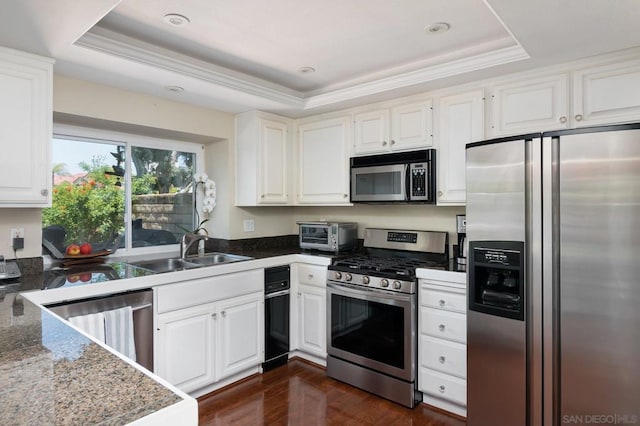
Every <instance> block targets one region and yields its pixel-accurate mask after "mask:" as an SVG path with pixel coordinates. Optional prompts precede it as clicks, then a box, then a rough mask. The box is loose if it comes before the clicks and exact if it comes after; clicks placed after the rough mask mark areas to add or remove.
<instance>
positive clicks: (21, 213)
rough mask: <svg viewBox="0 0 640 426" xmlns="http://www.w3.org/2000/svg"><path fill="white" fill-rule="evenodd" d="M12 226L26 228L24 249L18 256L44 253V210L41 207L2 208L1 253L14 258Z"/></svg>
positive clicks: (0, 213)
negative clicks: (42, 244) (42, 247)
mask: <svg viewBox="0 0 640 426" xmlns="http://www.w3.org/2000/svg"><path fill="white" fill-rule="evenodd" d="M11 228H24V250H19V251H18V252H17V255H18V257H37V256H40V254H41V253H42V249H41V241H42V211H41V210H40V209H9V208H0V255H3V256H4V257H5V258H7V259H13V257H14V256H13V248H12V245H11Z"/></svg>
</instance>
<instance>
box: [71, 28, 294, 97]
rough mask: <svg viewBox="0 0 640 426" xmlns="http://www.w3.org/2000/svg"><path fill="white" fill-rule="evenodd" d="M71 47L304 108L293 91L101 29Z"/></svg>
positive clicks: (88, 33) (83, 37) (87, 34)
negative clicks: (89, 50) (82, 48)
mask: <svg viewBox="0 0 640 426" xmlns="http://www.w3.org/2000/svg"><path fill="white" fill-rule="evenodd" d="M74 44H75V45H76V46H80V47H84V48H87V49H91V50H94V51H98V52H101V53H106V54H108V55H111V56H115V57H118V58H121V59H125V60H128V61H132V62H136V63H138V64H143V65H150V66H152V67H155V68H159V69H163V70H166V71H169V72H173V73H177V74H181V75H184V76H187V77H191V78H195V79H198V80H202V81H206V82H208V83H212V84H216V85H218V86H221V87H224V88H227V89H231V90H236V91H239V92H242V93H246V94H250V95H254V96H257V97H261V98H264V99H267V100H270V101H273V102H277V103H280V104H282V105H285V106H287V107H291V108H300V109H302V108H303V107H304V98H303V96H302V94H301V93H299V92H296V91H294V90H291V89H288V88H286V87H280V86H277V85H275V84H273V83H271V82H268V81H265V80H260V79H257V78H255V77H252V76H249V75H246V74H242V73H239V72H236V71H232V70H229V69H227V68H223V67H220V66H216V65H213V64H210V63H208V62H204V61H200V60H198V59H195V58H191V57H188V56H186V55H182V54H179V53H176V52H173V51H170V50H167V49H163V48H160V47H157V46H155V45H152V44H149V43H145V42H142V41H140V40H137V39H135V38H131V37H127V36H124V35H122V34H119V33H115V32H113V31H109V30H105V29H103V28H100V29H97V28H94V29H93V30H91V31H89V32H87V33H86V34H84V35H83V36H82V37H81V38H80V39H78V40H77V41H76V42H75V43H74Z"/></svg>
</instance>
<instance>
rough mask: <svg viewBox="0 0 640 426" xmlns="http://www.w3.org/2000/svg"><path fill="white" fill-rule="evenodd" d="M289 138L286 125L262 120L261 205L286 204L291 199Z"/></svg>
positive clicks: (259, 201)
mask: <svg viewBox="0 0 640 426" xmlns="http://www.w3.org/2000/svg"><path fill="white" fill-rule="evenodd" d="M287 138H288V134H287V125H286V124H285V123H280V122H277V121H271V120H260V141H261V146H260V150H261V157H262V159H261V164H260V168H261V179H260V197H259V200H258V203H260V204H286V203H287V201H288V199H289V194H288V193H287V192H288V191H287V186H288V182H287V179H288V176H287V169H288V167H287V146H288V144H287Z"/></svg>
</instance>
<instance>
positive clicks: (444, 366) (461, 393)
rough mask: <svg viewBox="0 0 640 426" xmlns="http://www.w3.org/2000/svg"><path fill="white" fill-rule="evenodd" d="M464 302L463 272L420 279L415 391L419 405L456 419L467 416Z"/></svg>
mask: <svg viewBox="0 0 640 426" xmlns="http://www.w3.org/2000/svg"><path fill="white" fill-rule="evenodd" d="M435 274H437V275H435ZM465 300H466V276H465V274H463V273H459V272H442V271H435V272H434V277H433V278H421V279H420V292H419V295H418V303H419V305H420V308H419V314H418V333H419V341H418V361H419V371H418V388H419V390H420V391H421V392H422V393H423V402H425V403H427V404H429V405H432V406H435V407H438V408H440V409H443V410H445V411H449V412H451V413H454V414H458V415H460V416H466V414H467V410H466V406H467V381H466V378H467V345H466V335H467V333H466V304H465V303H464V301H465Z"/></svg>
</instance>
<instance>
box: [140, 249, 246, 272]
mask: <svg viewBox="0 0 640 426" xmlns="http://www.w3.org/2000/svg"><path fill="white" fill-rule="evenodd" d="M250 259H253V258H252V257H249V256H240V255H237V254H229V253H207V254H205V255H203V256H198V257H189V258H187V259H181V258H179V257H176V258H168V259H166V258H165V259H153V260H141V261H138V262H128V263H129V265H133V266H135V267H137V268H142V269H146V270H148V271H152V272H155V273H156V274H162V273H164V272H173V271H183V270H185V269H194V268H200V267H203V266H212V265H221V264H224V263H231V262H240V261H242V260H250Z"/></svg>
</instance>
